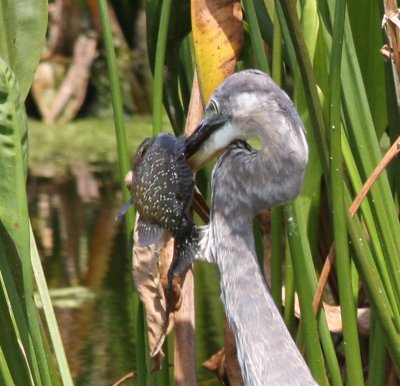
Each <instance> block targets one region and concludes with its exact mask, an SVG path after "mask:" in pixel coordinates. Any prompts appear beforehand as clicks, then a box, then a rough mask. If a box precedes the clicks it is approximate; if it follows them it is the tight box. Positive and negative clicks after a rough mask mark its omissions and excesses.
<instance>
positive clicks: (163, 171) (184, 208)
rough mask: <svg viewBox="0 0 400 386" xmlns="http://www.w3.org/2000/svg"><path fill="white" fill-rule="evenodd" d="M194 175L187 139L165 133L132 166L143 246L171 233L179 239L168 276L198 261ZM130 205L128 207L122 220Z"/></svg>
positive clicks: (143, 148) (140, 152)
mask: <svg viewBox="0 0 400 386" xmlns="http://www.w3.org/2000/svg"><path fill="white" fill-rule="evenodd" d="M193 193H194V176H193V172H192V169H191V168H190V166H189V164H188V163H187V161H186V158H185V139H184V138H183V137H175V136H173V135H170V134H167V133H162V134H160V135H158V136H156V137H154V138H150V139H146V140H144V141H143V142H142V144H141V145H140V146H139V148H138V150H137V152H136V155H135V157H134V159H133V164H132V183H131V194H132V200H131V203H134V205H135V207H136V210H137V212H138V213H139V215H140V216H139V220H138V224H137V229H138V242H139V245H140V246H142V247H145V246H147V245H150V244H155V243H157V242H159V241H160V240H162V238H163V235H164V231H165V230H168V231H169V232H170V233H171V235H172V236H173V237H174V238H175V251H174V258H173V263H172V265H171V268H170V271H169V273H168V275H169V279H170V280H172V276H173V275H177V274H180V273H182V272H183V271H184V270H185V269H186V268H187V267H188V266H189V265H190V264H191V263H192V261H193V260H194V257H195V255H196V253H197V248H198V239H199V236H198V231H197V228H196V227H195V225H194V223H193V222H192V220H191V218H190V216H189V209H190V206H191V202H192V198H193ZM128 207H129V206H127V205H124V207H123V208H122V210H121V213H120V215H119V217H121V216H122V215H123V214H124V213H125V212H126V210H127V208H128Z"/></svg>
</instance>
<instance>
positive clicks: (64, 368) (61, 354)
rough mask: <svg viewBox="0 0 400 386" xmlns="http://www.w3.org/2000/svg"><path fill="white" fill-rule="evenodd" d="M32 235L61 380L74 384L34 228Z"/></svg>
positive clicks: (36, 271)
mask: <svg viewBox="0 0 400 386" xmlns="http://www.w3.org/2000/svg"><path fill="white" fill-rule="evenodd" d="M30 236H31V259H32V268H33V272H34V274H35V281H36V286H37V289H38V292H39V295H40V299H41V302H42V305H43V312H44V316H45V319H46V323H47V326H48V331H49V334H50V338H51V343H52V345H53V348H54V354H55V356H56V359H57V365H58V367H59V371H60V376H61V381H62V384H63V385H64V386H72V385H73V381H72V376H71V372H70V370H69V366H68V362H67V357H66V355H65V351H64V346H63V343H62V340H61V336H60V332H59V329H58V324H57V320H56V316H55V314H54V310H53V306H52V304H51V299H50V295H49V291H48V288H47V283H46V278H45V276H44V272H43V267H42V264H41V262H40V257H39V253H38V250H37V247H36V242H35V239H34V237H33V233H32V228H30Z"/></svg>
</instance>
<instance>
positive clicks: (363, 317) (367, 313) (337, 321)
mask: <svg viewBox="0 0 400 386" xmlns="http://www.w3.org/2000/svg"><path fill="white" fill-rule="evenodd" d="M284 298H285V290H284V288H283V289H282V300H283V301H284V300H285V299H284ZM294 300H295V303H294V313H295V315H296V317H297V318H299V319H300V317H301V310H300V303H299V299H298V296H297V294H295V299H294ZM322 304H323V307H324V310H325V315H326V319H327V322H328V328H329V331H330V332H333V333H335V334H342V333H343V324H342V311H341V308H340V306H331V305H329V304H326V303H322ZM370 318H371V309H370V308H357V325H358V330H359V331H360V333H361V334H362V335H368V334H369V329H370Z"/></svg>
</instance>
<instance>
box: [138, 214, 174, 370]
mask: <svg viewBox="0 0 400 386" xmlns="http://www.w3.org/2000/svg"><path fill="white" fill-rule="evenodd" d="M136 223H137V221H136ZM134 241H135V244H134V247H133V279H134V281H135V286H136V289H137V290H138V293H139V297H140V300H141V301H142V302H143V304H144V307H145V309H146V321H147V328H148V338H149V347H150V353H151V357H152V360H153V366H152V369H153V370H158V369H159V368H160V366H161V362H162V360H163V359H164V353H163V352H162V350H161V346H162V344H163V342H164V340H165V329H164V326H165V322H166V312H165V294H164V290H163V287H162V280H161V274H160V265H161V263H160V261H162V260H165V256H172V254H171V252H170V251H171V250H173V239H171V238H170V237H169V236H166V238H165V246H163V247H162V248H161V249H160V248H159V247H156V246H155V245H151V246H149V247H140V246H139V245H138V242H137V241H138V235H137V230H136V229H135V233H134ZM163 264H164V263H163Z"/></svg>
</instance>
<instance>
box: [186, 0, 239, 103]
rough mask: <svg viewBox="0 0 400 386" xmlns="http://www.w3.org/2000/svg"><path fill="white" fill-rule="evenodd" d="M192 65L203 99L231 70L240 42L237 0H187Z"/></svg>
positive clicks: (209, 94)
mask: <svg viewBox="0 0 400 386" xmlns="http://www.w3.org/2000/svg"><path fill="white" fill-rule="evenodd" d="M191 18H192V32H193V41H194V49H195V56H196V68H197V75H198V79H199V85H200V92H201V97H202V100H203V103H205V102H207V101H208V99H209V97H210V96H211V94H212V92H213V91H214V90H215V88H216V87H217V86H218V85H219V84H220V83H221V82H222V81H223V80H224V79H225V78H226V77H228V76H229V75H231V74H232V73H233V72H235V67H236V61H237V58H238V56H239V54H240V51H241V48H242V45H243V25H242V20H243V15H242V8H241V6H240V1H237V0H234V1H232V0H191Z"/></svg>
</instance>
